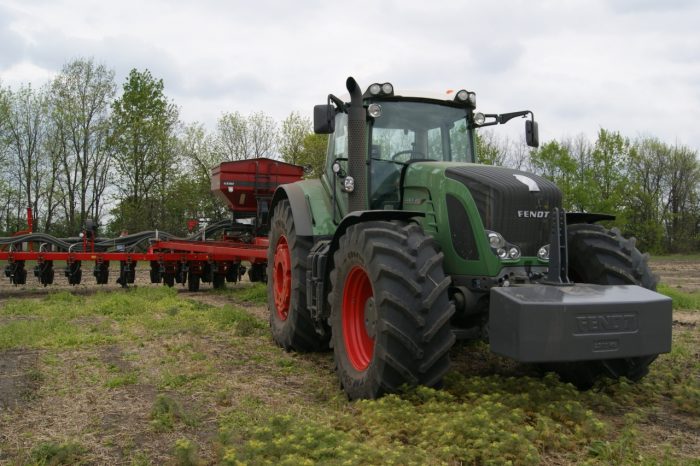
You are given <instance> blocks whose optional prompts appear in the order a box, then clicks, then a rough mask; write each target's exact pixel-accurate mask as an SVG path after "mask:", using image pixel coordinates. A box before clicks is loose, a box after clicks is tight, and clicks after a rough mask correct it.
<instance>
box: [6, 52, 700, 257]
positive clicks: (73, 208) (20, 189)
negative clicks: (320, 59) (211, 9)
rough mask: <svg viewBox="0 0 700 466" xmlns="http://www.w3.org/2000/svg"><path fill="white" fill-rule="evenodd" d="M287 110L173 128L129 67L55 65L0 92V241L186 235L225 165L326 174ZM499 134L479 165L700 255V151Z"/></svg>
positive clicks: (483, 144)
mask: <svg viewBox="0 0 700 466" xmlns="http://www.w3.org/2000/svg"><path fill="white" fill-rule="evenodd" d="M311 128H312V125H311V121H310V120H309V119H308V118H306V117H303V116H302V115H301V114H300V113H298V112H292V113H290V114H289V116H288V117H287V118H285V119H284V120H283V121H281V122H277V121H275V120H274V119H273V118H272V117H270V116H269V115H267V114H265V113H264V112H256V113H253V114H251V115H247V116H246V115H242V114H241V113H239V112H237V111H233V112H225V113H222V115H221V116H220V118H219V119H218V122H217V125H216V128H214V129H213V130H211V131H210V130H208V129H207V128H205V127H204V126H203V125H202V124H200V123H185V122H182V121H181V120H180V117H179V110H178V107H177V106H176V105H175V103H174V102H172V101H171V100H169V99H168V98H167V97H166V94H165V88H164V83H163V81H162V80H161V79H157V78H155V77H153V76H152V75H151V73H150V72H149V71H148V70H141V71H139V70H136V69H133V70H132V71H131V72H130V73H129V75H128V77H127V78H126V80H125V82H124V83H123V85H122V88H121V92H119V93H118V92H117V84H116V83H115V75H114V71H113V70H110V69H108V68H107V67H106V66H104V65H101V64H97V63H95V62H94V60H92V59H84V58H81V59H76V60H73V61H71V62H69V63H67V64H65V65H64V66H63V68H62V69H61V71H60V72H59V73H58V74H57V75H56V77H55V78H53V79H52V80H51V81H50V82H49V83H48V84H46V85H45V86H43V87H40V88H38V89H37V88H34V87H32V85H31V84H26V85H22V86H20V87H19V88H18V89H12V88H9V87H4V86H2V85H1V83H0V234H2V235H6V234H9V233H12V232H14V231H17V230H20V229H23V228H24V225H25V224H26V220H25V218H26V208H27V206H31V207H32V209H33V216H34V219H33V220H34V225H35V230H37V231H45V232H49V233H52V234H55V235H58V236H72V235H75V234H77V233H78V232H79V231H80V230H81V228H82V226H83V224H84V223H85V220H86V219H88V218H90V219H94V220H96V221H97V222H98V224H101V225H103V228H102V230H101V233H102V234H107V235H114V234H116V233H117V232H118V231H120V230H122V229H128V230H129V231H140V230H147V229H162V230H167V231H170V232H172V233H176V234H184V233H185V225H186V220H187V219H189V218H201V217H204V218H209V219H211V220H217V219H221V218H226V217H227V215H228V214H227V212H226V207H225V206H223V205H222V204H221V203H220V202H219V201H217V200H215V199H214V198H213V197H212V196H211V195H210V179H209V178H210V170H211V168H212V167H213V166H215V165H218V164H219V163H220V162H222V161H227V160H242V159H248V158H253V157H270V158H279V159H282V160H284V161H287V162H290V163H296V164H300V165H306V166H308V167H310V168H311V170H310V173H309V175H308V176H310V177H317V176H319V175H320V171H321V170H322V167H323V161H324V158H325V148H326V141H327V138H326V137H325V136H322V135H315V134H313V133H312V131H311ZM497 134H498V133H495V132H493V131H482V132H480V133H479V137H478V152H479V162H480V163H487V164H495V165H503V166H509V167H512V168H518V169H522V170H526V171H531V172H534V173H537V174H541V175H543V176H545V177H547V178H549V179H551V180H553V181H554V182H555V183H557V185H558V186H559V187H560V188H561V190H562V192H563V194H564V203H565V205H564V206H565V208H566V209H567V210H570V211H582V212H604V213H611V214H614V215H616V220H615V221H614V222H613V224H614V226H617V227H618V228H620V229H621V230H622V231H623V232H624V233H625V234H627V235H632V236H635V237H636V238H637V239H638V242H639V246H640V248H642V249H645V250H650V251H652V252H657V253H661V252H688V251H697V250H700V163H699V162H698V158H697V150H693V149H691V148H689V147H686V146H683V145H679V144H668V143H666V142H664V141H661V140H659V139H657V138H655V137H653V136H642V137H637V138H634V139H630V138H627V137H624V136H623V135H622V134H620V133H619V132H616V131H610V130H606V129H600V130H599V132H598V134H597V137H596V139H595V140H594V141H591V140H589V139H588V138H587V137H586V136H584V135H580V136H578V137H575V138H562V139H559V140H552V141H548V142H545V143H543V144H542V145H541V147H540V148H538V149H535V150H532V149H530V148H528V147H527V146H526V145H525V144H524V142H523V141H510V140H508V139H506V138H502V137H499V136H498V135H497Z"/></svg>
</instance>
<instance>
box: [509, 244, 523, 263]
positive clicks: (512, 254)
mask: <svg viewBox="0 0 700 466" xmlns="http://www.w3.org/2000/svg"><path fill="white" fill-rule="evenodd" d="M520 255H521V254H520V248H518V247H517V246H511V247H510V249H508V259H510V260H514V261H515V260H518V259H520Z"/></svg>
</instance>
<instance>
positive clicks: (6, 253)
mask: <svg viewBox="0 0 700 466" xmlns="http://www.w3.org/2000/svg"><path fill="white" fill-rule="evenodd" d="M302 175H303V168H302V167H299V166H297V165H292V164H288V163H284V162H279V161H277V160H272V159H267V158H260V159H252V160H241V161H235V162H224V163H222V164H221V165H219V166H218V167H215V168H214V169H213V170H212V192H213V193H214V194H215V195H217V196H218V197H220V198H222V199H223V200H224V201H225V202H226V203H227V204H228V206H229V208H230V209H231V210H232V211H233V213H234V216H235V215H236V214H245V215H247V216H250V215H256V216H258V218H257V219H256V230H255V231H256V232H260V231H264V230H263V229H261V225H263V227H264V222H266V219H264V220H261V218H260V217H261V215H262V214H261V212H265V214H267V206H268V205H269V200H270V199H271V198H272V194H273V193H274V191H275V189H276V188H277V187H278V186H279V185H280V184H284V183H291V182H295V181H298V180H300V179H301V177H302ZM263 204H264V205H263ZM29 215H31V213H30V214H29ZM31 222H32V219H31V217H29V218H28V225H29V230H28V231H26V232H22V233H31V230H32V223H31ZM257 234H259V235H260V233H257ZM82 246H83V247H82V251H80V252H72V251H41V250H40V251H35V250H31V248H28V249H29V250H19V251H13V250H0V261H7V263H8V266H7V268H6V271H5V275H7V276H8V277H9V278H10V280H11V281H12V282H13V283H15V284H23V283H25V282H26V270H24V263H25V261H36V263H37V268H36V269H35V275H36V276H37V277H38V278H39V280H40V282H41V283H42V284H44V285H47V284H51V283H53V275H54V273H53V262H54V261H64V262H65V263H66V271H65V273H66V277H69V283H70V284H76V283H80V280H81V278H80V277H81V275H82V272H80V265H81V262H94V264H95V268H94V275H95V277H97V281H98V283H107V277H108V267H109V263H110V262H118V263H119V264H120V272H119V273H120V275H119V280H121V281H119V280H118V281H119V283H121V284H122V285H123V286H125V285H126V284H127V283H133V280H134V275H133V273H134V272H133V270H134V268H135V267H136V264H137V263H138V262H145V261H147V262H150V266H151V281H152V282H154V283H159V282H163V283H165V284H167V285H169V286H172V285H173V283H174V282H179V283H183V284H184V283H187V284H188V286H189V288H190V290H192V291H196V290H197V289H198V288H199V281H200V280H202V281H212V282H213V283H214V286H215V287H217V284H218V285H221V284H222V283H223V280H224V278H225V279H226V281H236V280H237V279H239V278H240V274H241V273H242V272H240V271H241V270H245V268H243V267H241V266H240V263H241V261H246V262H249V263H250V264H251V267H253V268H255V270H256V272H255V274H251V275H250V276H251V279H252V278H253V277H254V276H255V277H258V278H257V279H264V278H260V277H261V275H260V274H261V273H262V274H263V275H262V277H264V270H265V263H266V260H267V246H268V240H267V236H254V237H253V238H252V239H249V240H246V241H241V240H237V239H229V238H226V237H224V240H219V241H211V240H207V241H201V240H156V241H154V242H153V243H152V244H151V246H150V247H149V248H148V250H147V251H145V252H129V251H108V252H98V251H95V244H94V239H93V238H92V236H91V235H89V234H84V236H83V244H82ZM47 268H48V269H50V270H49V271H48V272H47V271H46V269H47ZM76 272H77V278H75V277H76ZM239 272H240V273H239ZM251 272H252V270H251ZM235 274H238V276H237V277H236V276H235ZM100 277H102V278H100Z"/></svg>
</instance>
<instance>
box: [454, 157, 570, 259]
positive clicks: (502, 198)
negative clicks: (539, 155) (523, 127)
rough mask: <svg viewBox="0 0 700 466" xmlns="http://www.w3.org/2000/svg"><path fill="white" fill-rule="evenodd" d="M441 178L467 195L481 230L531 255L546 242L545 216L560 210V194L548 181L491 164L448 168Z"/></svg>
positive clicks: (547, 226)
mask: <svg viewBox="0 0 700 466" xmlns="http://www.w3.org/2000/svg"><path fill="white" fill-rule="evenodd" d="M445 176H446V177H447V178H451V179H453V180H456V181H459V182H460V183H462V184H464V185H465V186H466V187H467V189H468V190H469V192H470V193H471V196H472V198H473V199H474V202H475V203H476V207H477V209H478V211H479V215H480V216H481V221H482V223H483V225H484V228H486V229H487V230H492V231H496V232H498V233H500V234H501V235H503V237H504V238H505V239H506V241H508V242H509V243H512V244H515V245H517V246H519V247H520V249H521V251H522V254H523V255H524V256H535V255H537V250H538V249H539V248H540V247H541V246H543V245H545V244H548V243H549V213H550V212H551V210H552V209H553V208H554V207H561V198H562V196H561V191H559V188H557V186H556V185H555V184H554V183H552V182H551V181H549V180H547V179H545V178H543V177H541V176H537V175H533V174H531V173H527V172H523V171H520V170H514V169H511V168H503V167H495V166H491V165H460V166H452V167H448V168H447V169H446V170H445Z"/></svg>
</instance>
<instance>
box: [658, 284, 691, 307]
mask: <svg viewBox="0 0 700 466" xmlns="http://www.w3.org/2000/svg"><path fill="white" fill-rule="evenodd" d="M657 291H658V292H659V293H662V294H665V295H666V296H668V297H669V298H671V299H673V309H686V310H698V309H700V291H695V292H692V293H687V292H684V291H680V290H678V289H676V288H672V287H670V286H668V285H665V284H663V283H660V284H659V285H658V286H657Z"/></svg>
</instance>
